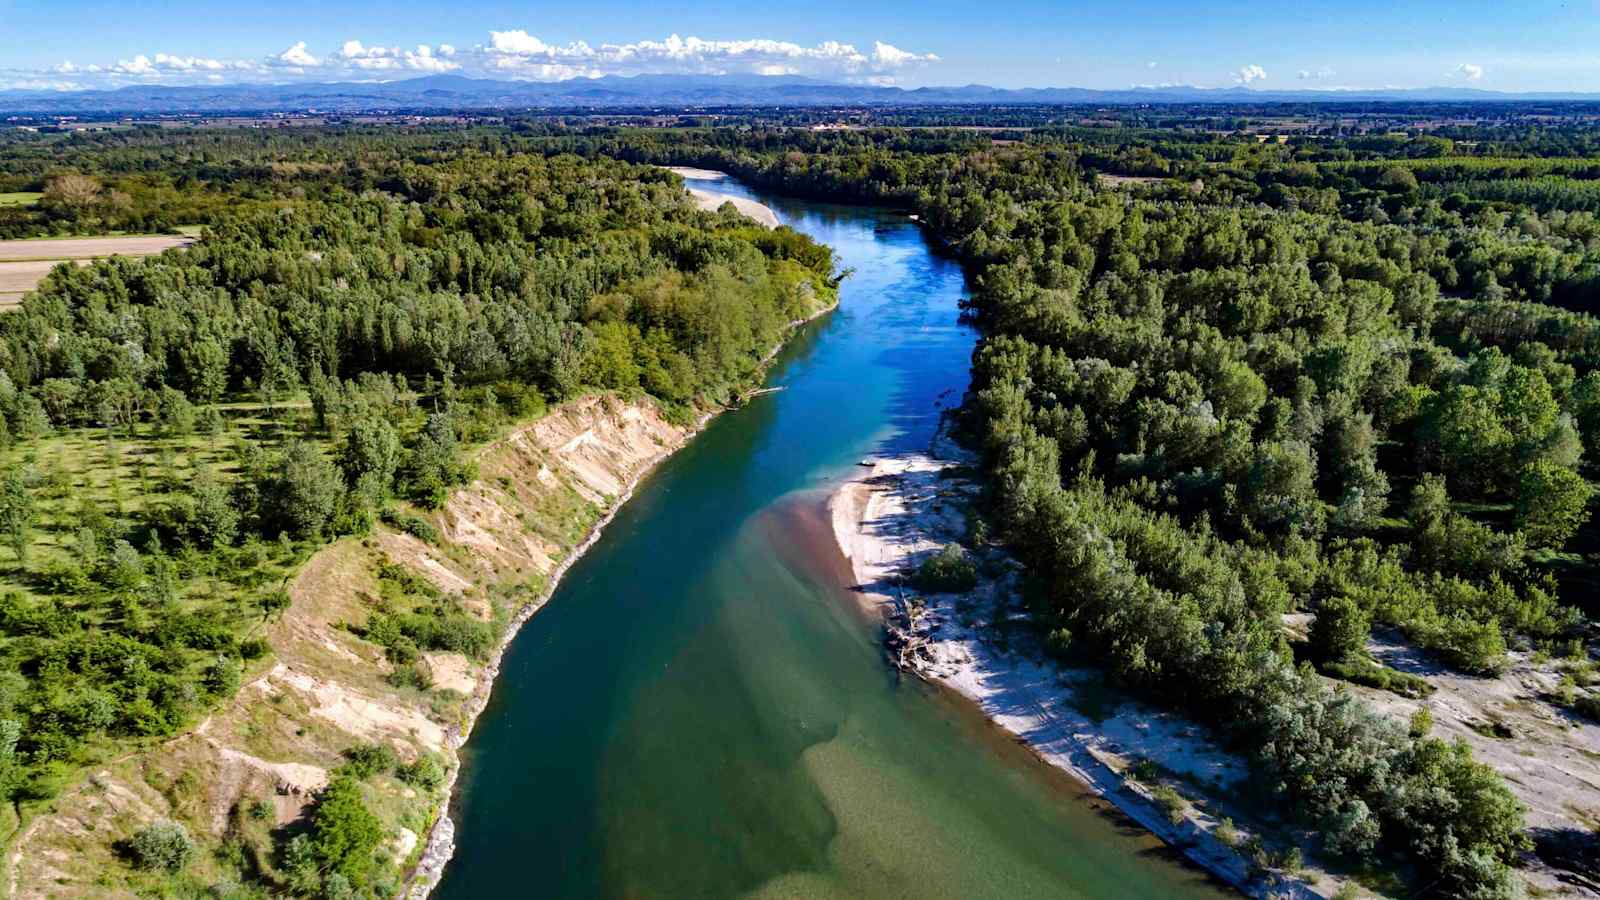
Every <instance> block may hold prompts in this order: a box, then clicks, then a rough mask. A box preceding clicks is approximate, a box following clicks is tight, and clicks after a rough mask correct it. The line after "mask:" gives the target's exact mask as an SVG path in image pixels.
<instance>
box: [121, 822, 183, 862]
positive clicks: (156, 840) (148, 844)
mask: <svg viewBox="0 0 1600 900" xmlns="http://www.w3.org/2000/svg"><path fill="white" fill-rule="evenodd" d="M128 853H129V855H130V856H132V857H133V862H134V865H136V866H138V867H139V868H141V869H152V870H165V871H168V872H176V871H178V870H179V869H182V868H183V867H184V866H186V865H188V863H189V860H190V859H191V858H193V857H194V840H193V839H191V838H190V837H189V829H187V828H184V827H183V826H182V825H180V824H179V823H177V822H173V821H168V820H163V821H160V822H157V823H155V824H154V825H148V826H146V827H144V828H141V829H140V830H139V832H138V833H137V834H135V835H134V836H133V839H132V840H130V841H128Z"/></svg>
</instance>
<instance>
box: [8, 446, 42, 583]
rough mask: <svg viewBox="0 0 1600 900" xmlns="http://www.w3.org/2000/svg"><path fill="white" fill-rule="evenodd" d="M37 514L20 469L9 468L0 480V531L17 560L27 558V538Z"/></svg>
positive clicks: (25, 560)
mask: <svg viewBox="0 0 1600 900" xmlns="http://www.w3.org/2000/svg"><path fill="white" fill-rule="evenodd" d="M36 515H37V512H36V510H35V509H34V505H33V495H32V493H31V492H29V490H28V482H27V479H26V478H24V477H23V474H22V471H21V470H20V469H11V470H10V471H8V472H7V473H6V476H5V479H4V481H3V482H0V531H3V532H4V534H5V540H6V543H7V544H9V545H10V546H11V552H13V553H15V554H16V555H17V562H19V563H25V562H27V560H28V538H29V532H31V531H32V529H33V523H34V519H35V517H36Z"/></svg>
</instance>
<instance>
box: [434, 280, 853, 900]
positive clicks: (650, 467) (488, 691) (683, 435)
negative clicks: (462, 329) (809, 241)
mask: <svg viewBox="0 0 1600 900" xmlns="http://www.w3.org/2000/svg"><path fill="white" fill-rule="evenodd" d="M837 308H838V304H837V303H834V304H831V305H828V306H825V307H823V308H821V309H819V310H817V311H815V312H814V313H812V314H811V315H810V316H807V317H805V318H803V319H797V320H795V321H793V322H790V323H789V332H788V334H786V335H785V336H784V339H783V340H782V341H780V342H779V343H778V344H777V345H776V346H774V347H773V348H772V349H771V350H770V351H768V352H767V354H766V355H765V356H764V357H763V358H762V360H761V362H760V364H759V365H760V367H761V369H762V370H763V371H764V370H765V369H766V367H767V366H769V365H770V364H771V362H772V360H773V359H774V358H776V357H777V355H778V353H779V352H780V351H781V350H782V349H783V347H784V346H785V345H786V344H787V343H788V341H789V339H790V338H791V337H792V336H793V335H794V332H795V331H797V330H799V329H800V328H801V327H803V326H805V325H807V324H809V323H811V322H812V321H815V320H816V319H818V318H821V317H822V316H823V315H825V314H826V313H829V312H832V311H833V310H834V309H837ZM725 411H726V410H725V409H712V410H708V411H707V412H705V413H704V414H703V415H701V416H700V417H699V418H698V419H697V420H696V421H695V422H694V424H693V425H691V426H689V427H687V428H684V429H681V430H680V431H679V432H677V433H676V434H674V435H673V436H672V438H671V439H670V440H668V441H665V442H662V441H659V440H654V441H652V442H650V444H647V445H645V448H644V450H645V453H646V455H645V456H644V457H642V458H641V459H640V460H639V461H638V462H637V463H636V464H635V465H634V466H633V467H632V474H631V476H630V477H628V479H627V481H626V482H625V483H622V484H617V485H615V489H613V490H605V489H604V488H606V487H607V485H605V484H604V483H603V482H602V483H600V484H598V485H596V484H595V483H594V482H593V480H592V476H591V480H590V485H591V489H596V494H597V496H596V497H595V499H598V500H602V501H605V502H607V503H608V506H607V507H606V511H605V513H604V515H602V516H601V517H600V519H599V520H598V521H596V522H595V523H594V524H593V525H591V526H590V527H589V530H588V532H587V533H586V534H585V536H584V538H583V540H582V541H581V542H580V543H579V544H578V545H577V546H576V547H574V548H573V549H572V551H571V552H570V553H568V554H567V555H566V556H565V557H564V558H563V559H562V560H561V562H560V563H559V564H558V565H557V566H556V567H555V569H553V570H552V571H551V572H550V574H549V575H548V576H547V580H546V582H545V586H544V588H543V590H542V591H541V592H540V594H539V595H538V597H537V598H536V599H535V600H533V601H531V602H529V603H527V604H526V605H524V606H523V607H522V608H521V609H520V610H518V611H517V613H516V614H515V616H513V618H512V619H511V621H510V623H509V624H508V625H507V627H506V630H505V633H504V634H503V635H502V636H501V639H500V642H499V644H497V645H496V647H495V649H494V651H493V652H492V653H491V654H490V657H489V660H488V662H487V664H486V665H485V666H484V670H483V673H482V675H481V677H479V678H478V680H477V682H476V684H475V686H474V689H473V691H472V693H471V695H470V698H469V700H468V702H467V707H466V709H465V710H464V712H463V715H462V720H461V724H460V725H459V726H457V727H453V728H452V729H450V731H449V732H448V733H447V734H446V740H447V742H448V744H449V747H450V752H451V754H452V755H453V756H454V757H455V758H454V759H453V760H452V763H453V764H452V765H451V767H450V771H449V775H448V777H447V780H446V783H445V786H444V790H443V797H442V800H441V806H440V812H439V816H438V818H437V819H436V820H435V822H434V825H433V827H432V828H431V829H430V831H429V833H428V835H427V837H426V841H425V843H424V845H423V850H422V854H421V856H420V857H419V858H418V861H417V864H416V867H415V869H414V870H413V872H412V873H411V876H410V879H409V881H408V883H407V887H406V890H405V892H404V893H405V896H406V897H407V898H410V900H423V898H426V897H427V896H428V895H429V894H430V893H432V892H433V889H434V888H435V887H437V886H438V884H439V879H440V878H441V877H443V875H444V869H445V866H446V865H448V864H449V862H450V859H451V858H452V857H453V856H454V855H455V833H456V830H455V823H454V821H453V820H452V819H451V817H450V803H451V801H452V800H453V798H454V796H455V786H456V782H457V780H458V779H459V778H460V775H461V764H460V749H461V747H462V746H463V745H465V744H466V742H467V740H468V739H469V738H470V737H471V736H472V729H473V727H474V726H476V724H477V722H478V719H479V717H481V716H482V714H483V711H484V709H485V707H487V706H488V704H489V700H490V698H491V697H492V695H493V692H494V685H495V682H496V680H497V679H498V677H499V674H500V667H501V664H502V662H503V661H504V658H505V654H506V651H507V649H509V648H510V646H511V644H512V642H513V641H515V640H516V637H517V634H518V632H520V631H521V629H522V626H523V625H525V624H527V622H528V620H529V619H531V618H532V617H533V616H534V614H535V613H537V612H539V610H541V609H543V608H544V606H545V604H547V603H548V602H549V601H550V598H551V597H552V596H554V595H555V592H556V589H557V588H559V587H560V586H561V580H562V578H563V577H564V576H565V575H566V573H567V571H568V570H569V569H570V568H571V567H572V565H573V564H574V563H576V562H577V561H578V560H579V559H581V558H582V557H583V555H584V554H585V553H586V552H588V550H589V549H590V548H592V547H593V546H594V545H595V543H596V542H598V541H599V540H600V538H601V536H602V535H603V533H604V532H605V529H606V526H607V525H609V524H611V521H612V520H613V519H614V518H616V515H617V513H618V512H619V511H620V510H621V509H622V508H623V507H624V506H625V505H626V504H627V502H628V500H629V499H630V498H632V497H633V493H634V491H636V490H637V489H638V487H639V485H640V483H641V482H643V481H644V479H645V478H646V477H648V476H649V475H650V474H651V473H652V472H653V471H655V468H656V467H657V466H658V465H660V463H661V462H663V461H664V460H666V458H667V457H669V456H671V455H672V454H673V453H675V452H677V451H678V450H679V449H680V448H682V447H683V446H684V445H685V444H687V443H688V442H689V441H690V440H692V439H693V438H694V436H695V435H697V434H699V433H700V431H702V430H703V429H704V428H705V427H706V425H707V424H708V423H709V422H710V421H711V420H712V419H713V418H715V417H716V416H717V415H718V414H719V413H722V412H725ZM585 434H587V432H585V433H584V434H579V435H576V436H574V437H573V438H571V439H569V440H568V441H566V442H564V443H562V444H561V445H560V446H561V447H562V448H572V449H579V448H582V447H583V446H585V445H586V444H588V443H590V442H588V441H585V440H584V436H585ZM544 471H545V470H544V469H542V468H541V469H540V470H539V475H542V474H543V473H544ZM536 477H538V476H536ZM601 477H602V478H603V477H604V476H603V475H602V476H601ZM455 499H460V495H458V496H457V498H455Z"/></svg>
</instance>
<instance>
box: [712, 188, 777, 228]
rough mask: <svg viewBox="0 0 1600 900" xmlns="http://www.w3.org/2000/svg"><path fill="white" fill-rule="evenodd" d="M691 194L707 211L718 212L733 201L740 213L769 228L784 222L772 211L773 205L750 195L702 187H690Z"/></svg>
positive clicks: (734, 206)
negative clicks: (761, 201) (739, 195)
mask: <svg viewBox="0 0 1600 900" xmlns="http://www.w3.org/2000/svg"><path fill="white" fill-rule="evenodd" d="M689 196H691V197H693V198H694V202H695V203H696V204H697V205H699V207H700V208H701V209H703V210H705V211H706V212H716V211H717V210H719V209H721V208H722V204H724V203H732V204H733V208H734V209H736V210H738V211H739V214H740V215H742V216H744V217H745V218H748V219H754V220H755V221H757V222H759V223H761V224H762V225H765V226H766V227H768V228H777V227H778V226H779V225H780V224H782V223H781V222H779V221H778V214H777V213H775V212H773V211H772V207H770V206H767V205H765V204H763V203H757V202H756V201H754V200H751V199H750V198H749V197H735V196H734V195H732V194H721V193H718V192H716V191H707V190H702V189H700V188H689Z"/></svg>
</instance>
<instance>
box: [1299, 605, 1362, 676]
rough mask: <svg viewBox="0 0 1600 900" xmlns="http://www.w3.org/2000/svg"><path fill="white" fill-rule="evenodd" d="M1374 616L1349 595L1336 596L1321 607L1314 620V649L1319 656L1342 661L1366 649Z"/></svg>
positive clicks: (1312, 625)
mask: <svg viewBox="0 0 1600 900" xmlns="http://www.w3.org/2000/svg"><path fill="white" fill-rule="evenodd" d="M1371 631H1372V617H1371V616H1370V615H1368V614H1367V612H1366V610H1364V609H1362V608H1361V604H1359V603H1357V602H1356V601H1355V600H1352V599H1350V598H1349V597H1341V596H1333V597H1329V598H1328V599H1326V600H1324V601H1322V605H1321V606H1319V607H1317V617H1316V618H1315V619H1313V620H1312V622H1311V652H1312V653H1314V654H1316V656H1317V658H1318V659H1321V660H1324V661H1327V662H1339V661H1341V660H1346V659H1351V658H1353V657H1355V656H1357V655H1359V654H1361V653H1363V652H1364V651H1365V649H1366V646H1367V635H1368V634H1370V633H1371Z"/></svg>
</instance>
